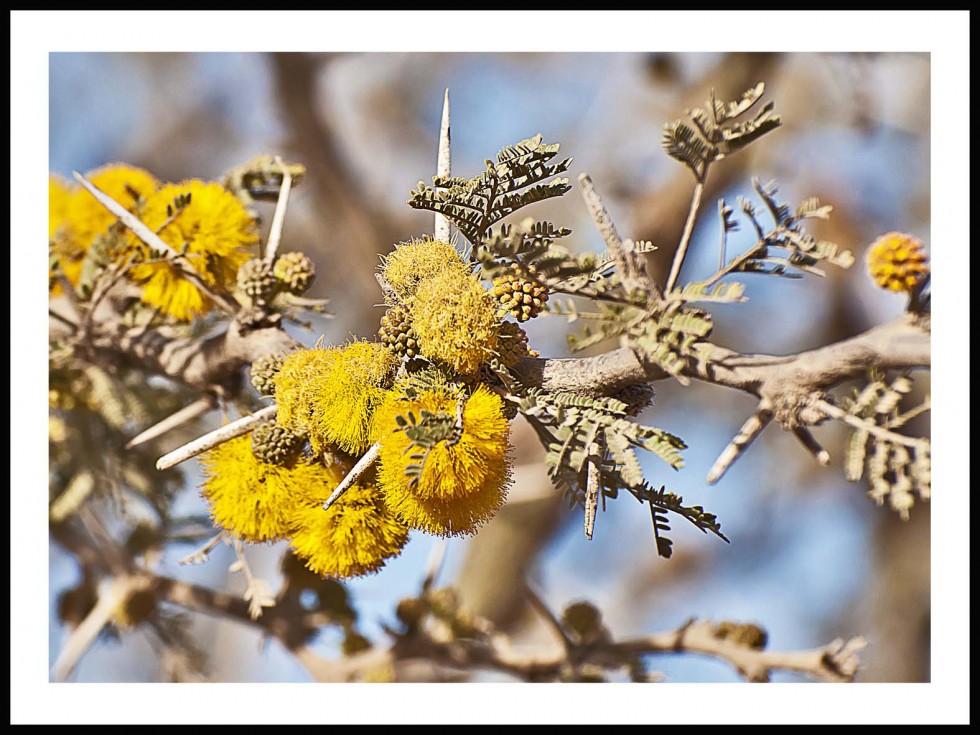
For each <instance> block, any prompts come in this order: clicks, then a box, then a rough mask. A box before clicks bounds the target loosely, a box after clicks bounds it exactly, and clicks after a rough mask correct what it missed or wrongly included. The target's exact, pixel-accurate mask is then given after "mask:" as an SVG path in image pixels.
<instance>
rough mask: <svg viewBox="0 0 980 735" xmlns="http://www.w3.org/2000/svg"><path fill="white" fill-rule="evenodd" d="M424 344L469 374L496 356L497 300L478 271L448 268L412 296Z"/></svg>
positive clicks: (428, 350) (425, 349) (429, 352)
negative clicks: (476, 275) (473, 272)
mask: <svg viewBox="0 0 980 735" xmlns="http://www.w3.org/2000/svg"><path fill="white" fill-rule="evenodd" d="M409 309H410V310H411V314H412V328H413V329H414V330H415V334H416V335H417V336H418V343H419V349H420V350H421V352H422V354H423V355H425V356H426V357H428V358H429V359H430V360H434V361H436V362H441V363H443V364H445V365H448V366H450V367H451V368H452V369H453V370H455V371H456V372H458V373H461V374H463V375H468V374H470V373H474V372H476V370H477V369H478V368H479V367H480V366H481V365H483V364H485V363H487V362H489V361H490V359H491V358H492V357H493V356H494V353H495V352H496V350H497V342H498V339H499V331H498V327H499V325H498V321H497V302H496V301H495V300H494V298H493V295H492V294H491V293H490V292H489V291H487V290H486V289H485V288H483V286H482V285H481V284H480V281H479V280H477V278H476V277H475V276H471V275H469V274H468V273H465V272H460V271H458V270H455V269H446V270H444V271H443V272H442V273H439V274H437V275H435V276H432V277H431V278H428V279H426V280H425V281H423V282H422V283H421V284H420V285H419V287H418V290H416V292H415V296H414V297H413V298H412V300H411V301H410V302H409Z"/></svg>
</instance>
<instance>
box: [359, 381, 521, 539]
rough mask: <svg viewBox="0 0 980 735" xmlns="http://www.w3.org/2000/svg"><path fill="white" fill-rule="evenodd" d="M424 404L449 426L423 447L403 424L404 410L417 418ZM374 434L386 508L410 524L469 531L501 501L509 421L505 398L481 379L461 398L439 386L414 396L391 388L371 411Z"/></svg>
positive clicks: (447, 531) (444, 530) (505, 479)
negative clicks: (382, 400)
mask: <svg viewBox="0 0 980 735" xmlns="http://www.w3.org/2000/svg"><path fill="white" fill-rule="evenodd" d="M460 401H463V405H462V412H461V413H460V412H459V410H458V409H459V402H460ZM423 411H426V412H428V413H429V414H433V415H435V416H436V417H439V418H441V419H442V420H443V422H444V425H447V426H452V430H451V431H449V432H447V434H448V435H447V436H446V437H445V438H443V439H439V440H438V441H435V442H434V443H433V444H432V445H431V446H429V447H428V448H424V447H421V446H419V445H418V444H416V442H415V441H414V440H413V438H412V437H411V436H410V433H409V432H408V431H406V430H405V428H404V427H403V425H402V424H403V422H404V421H406V420H407V421H409V423H411V420H410V419H409V418H408V417H409V414H412V415H413V416H414V418H415V419H416V421H419V420H420V419H421V417H422V412H423ZM457 415H459V416H460V418H461V421H460V422H459V423H458V424H457V423H456V417H457ZM399 417H401V418H402V420H403V421H402V422H399ZM372 439H374V441H378V442H380V443H381V450H380V454H379V457H378V461H379V467H378V485H379V487H380V488H381V490H382V492H383V493H384V495H385V500H386V501H387V503H388V505H389V506H390V507H391V509H392V510H393V511H394V512H395V513H397V514H398V515H399V517H401V518H402V520H404V521H405V522H406V523H407V524H408V525H409V526H411V527H413V528H419V529H421V530H424V531H427V532H429V533H433V534H436V535H440V536H455V535H459V534H464V533H472V532H473V531H474V530H475V529H476V528H477V526H479V525H480V524H481V523H483V522H485V521H487V520H489V519H490V518H491V517H492V516H493V514H494V513H495V512H496V510H497V509H498V508H499V507H500V506H501V504H502V503H503V501H504V497H505V496H506V492H507V485H508V483H509V481H510V458H509V457H508V454H507V447H508V443H507V440H508V423H507V419H506V417H505V416H504V406H503V400H502V399H501V398H500V396H498V395H497V394H496V393H494V392H493V391H491V390H489V389H488V388H487V387H486V386H482V385H481V386H479V387H478V388H477V389H476V391H474V393H473V394H472V395H471V396H469V397H463V398H456V397H454V396H452V395H450V394H449V393H448V392H445V391H441V390H432V391H424V392H422V393H420V394H419V395H418V396H417V397H415V398H413V399H408V398H405V397H404V396H402V395H399V394H398V393H395V392H393V393H392V395H391V396H390V397H389V398H388V400H386V401H385V403H384V404H383V405H382V406H381V407H380V408H379V409H378V410H377V412H376V413H375V416H374V421H373V424H372ZM419 454H421V455H423V458H422V459H421V460H420V459H419V458H418V457H417V455H419ZM419 464H420V465H421V468H420V469H419V467H418V465H419ZM412 465H416V466H415V467H413V466H412Z"/></svg>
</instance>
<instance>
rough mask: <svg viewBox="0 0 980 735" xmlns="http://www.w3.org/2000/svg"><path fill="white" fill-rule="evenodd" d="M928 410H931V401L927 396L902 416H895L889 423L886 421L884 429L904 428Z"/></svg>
mask: <svg viewBox="0 0 980 735" xmlns="http://www.w3.org/2000/svg"><path fill="white" fill-rule="evenodd" d="M930 410H932V401H931V400H930V398H929V396H926V399H925V400H924V401H923V402H922V403H920V404H919V405H918V406H913V407H912V408H910V409H909V410H908V411H906V412H905V413H903V414H902V415H900V416H896V417H895V418H893V419H892V420H891V421H886V422H885V423H884V427H885V428H886V429H893V428H896V427H898V426H904V425H905V424H907V423H908V422H909V421H911V420H912V419H914V418H915V417H916V416H918V415H919V414H922V413H925V412H926V411H930Z"/></svg>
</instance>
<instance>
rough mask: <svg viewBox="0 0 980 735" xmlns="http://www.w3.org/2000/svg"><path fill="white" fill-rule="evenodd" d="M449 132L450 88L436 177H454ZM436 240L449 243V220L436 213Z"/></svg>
mask: <svg viewBox="0 0 980 735" xmlns="http://www.w3.org/2000/svg"><path fill="white" fill-rule="evenodd" d="M450 138H451V135H450V132H449V88H448V87H447V88H446V94H445V96H444V98H443V102H442V123H441V125H440V126H439V158H438V159H437V161H436V176H445V177H449V176H452V170H453V167H452V152H451V142H450ZM432 235H433V237H435V239H436V240H440V241H442V242H449V220H448V219H446V217H444V216H443V215H441V214H439V213H438V212H436V217H435V226H434V229H433V232H432Z"/></svg>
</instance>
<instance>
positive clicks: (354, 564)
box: [290, 480, 408, 578]
mask: <svg viewBox="0 0 980 735" xmlns="http://www.w3.org/2000/svg"><path fill="white" fill-rule="evenodd" d="M338 481H339V480H338ZM336 484H337V483H336V482H335V483H334V484H333V485H331V486H322V487H321V488H320V491H319V492H318V493H312V494H308V497H307V502H304V503H302V504H300V505H298V506H296V507H295V509H294V511H293V513H292V515H291V520H290V525H291V528H292V531H291V544H292V547H293V550H294V551H295V553H296V555H297V556H298V557H299V558H301V559H302V560H303V561H304V562H305V564H306V566H307V568H308V569H309V570H310V571H312V572H314V573H316V574H319V575H320V576H324V577H338V578H346V577H354V576H359V575H362V574H370V573H371V572H376V571H378V570H379V569H381V567H383V566H384V564H385V562H386V561H387V560H388V559H390V558H392V557H394V556H398V554H400V553H401V550H402V548H403V547H404V546H405V544H406V543H407V542H408V527H407V526H406V525H405V524H404V523H402V522H401V521H400V520H398V518H396V517H395V515H394V514H393V513H392V512H391V510H389V509H388V507H387V506H386V504H385V502H384V499H383V498H382V497H381V493H380V492H378V489H377V488H375V487H374V486H373V485H370V484H358V485H354V486H352V487H350V488H349V489H348V490H347V491H346V492H345V493H344V494H343V495H341V496H340V498H339V499H338V500H337V501H336V502H335V503H334V504H333V505H331V506H330V508H328V509H327V510H324V509H323V508H322V504H323V502H324V501H325V500H326V499H327V498H328V497H329V495H330V493H331V491H332V490H333V488H334V487H335V486H336Z"/></svg>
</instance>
